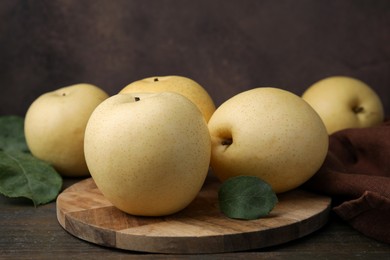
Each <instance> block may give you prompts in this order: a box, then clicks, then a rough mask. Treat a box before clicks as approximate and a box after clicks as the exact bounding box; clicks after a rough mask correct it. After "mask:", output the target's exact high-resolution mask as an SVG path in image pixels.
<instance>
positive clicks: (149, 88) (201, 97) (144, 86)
mask: <svg viewBox="0 0 390 260" xmlns="http://www.w3.org/2000/svg"><path fill="white" fill-rule="evenodd" d="M165 91H171V92H176V93H179V94H182V95H183V96H185V97H187V98H188V99H189V100H191V101H192V102H193V103H194V104H195V105H196V106H197V107H198V108H199V109H200V111H201V112H202V114H203V116H204V118H205V119H206V121H208V120H209V119H210V117H211V115H212V114H213V113H214V111H215V104H214V101H213V100H212V98H211V97H210V95H209V94H208V92H207V91H206V90H205V89H204V88H203V87H202V86H201V85H199V84H198V83H197V82H196V81H194V80H192V79H190V78H187V77H183V76H176V75H172V76H155V77H148V78H145V79H141V80H137V81H134V82H132V83H130V84H129V85H127V86H126V87H124V88H123V89H122V90H121V91H120V92H119V93H139V92H152V93H155V92H165Z"/></svg>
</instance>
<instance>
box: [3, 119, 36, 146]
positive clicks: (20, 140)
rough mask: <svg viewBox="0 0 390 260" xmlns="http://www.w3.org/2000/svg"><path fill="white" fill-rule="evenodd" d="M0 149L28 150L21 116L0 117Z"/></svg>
mask: <svg viewBox="0 0 390 260" xmlns="http://www.w3.org/2000/svg"><path fill="white" fill-rule="evenodd" d="M0 150H3V151H22V152H28V151H29V149H28V147H27V144H26V139H25V136H24V118H23V117H20V116H1V117H0Z"/></svg>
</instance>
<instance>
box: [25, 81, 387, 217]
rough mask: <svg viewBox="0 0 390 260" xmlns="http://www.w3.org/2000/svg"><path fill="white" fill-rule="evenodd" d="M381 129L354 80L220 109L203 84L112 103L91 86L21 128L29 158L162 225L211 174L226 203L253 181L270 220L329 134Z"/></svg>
mask: <svg viewBox="0 0 390 260" xmlns="http://www.w3.org/2000/svg"><path fill="white" fill-rule="evenodd" d="M355 93H356V94H355ZM333 95H335V96H333ZM365 102H366V103H367V104H366V103H365ZM382 121H383V107H382V104H381V102H380V100H379V98H378V96H377V95H376V94H375V93H374V92H373V90H372V89H371V88H370V87H368V86H367V85H365V84H364V83H363V82H361V81H358V80H355V79H352V78H347V77H332V78H328V79H325V80H322V81H320V82H318V83H315V84H314V85H313V86H311V87H310V88H308V90H307V91H306V92H305V93H304V95H303V96H302V97H299V96H297V95H295V94H293V93H291V92H289V91H286V90H282V89H279V88H272V87H259V88H253V89H251V90H247V91H244V92H242V93H239V94H237V95H236V96H233V97H231V98H230V99H228V100H227V101H225V102H224V103H223V104H221V105H220V106H219V107H218V108H216V107H215V105H214V102H213V100H212V98H211V97H210V95H209V94H208V93H207V91H206V90H205V89H204V88H203V87H202V86H200V85H199V84H198V83H197V82H195V81H193V80H191V79H189V78H186V77H181V76H165V77H151V78H146V79H143V80H139V81H136V82H133V83H131V84H129V85H128V86H126V87H124V88H123V89H122V90H121V91H120V92H119V93H118V94H116V95H113V96H111V97H109V96H108V95H107V93H105V92H104V91H103V90H102V89H100V88H98V87H96V86H92V85H89V84H78V85H73V86H69V87H65V88H61V89H59V90H57V91H54V92H51V93H47V94H44V95H42V96H40V97H39V98H38V99H36V100H35V102H33V103H32V104H31V106H30V108H29V110H28V111H27V114H26V117H25V126H24V127H25V136H26V141H27V145H28V147H29V149H30V151H31V153H32V155H33V156H35V157H36V158H39V159H41V160H43V161H46V162H48V163H50V164H51V165H53V167H54V168H55V169H56V170H57V171H58V172H59V173H60V174H61V175H63V176H73V177H75V176H89V175H91V176H92V178H93V180H94V181H95V183H96V185H97V186H98V188H99V190H100V191H101V192H102V193H103V195H104V196H105V197H106V198H107V199H108V200H109V201H110V202H111V203H112V204H113V205H114V206H116V207H117V208H119V209H120V210H122V211H125V212H127V213H129V214H133V215H141V216H162V215H168V214H173V213H176V212H178V211H180V210H182V209H184V208H185V207H187V206H188V205H189V204H190V203H191V202H192V201H193V200H194V198H195V197H196V196H197V194H198V193H199V191H200V189H201V188H202V185H203V184H204V182H205V180H206V177H207V174H208V173H209V169H210V168H211V174H215V176H217V177H218V178H219V179H220V180H221V182H222V184H224V183H227V182H230V183H229V185H226V186H223V185H222V187H221V191H223V192H221V196H223V194H226V189H228V193H229V189H230V187H232V185H233V186H234V183H233V184H232V183H231V182H232V181H233V182H234V181H236V184H237V185H238V183H239V182H240V181H241V183H243V182H242V180H243V179H242V178H246V179H245V180H246V181H247V180H248V179H252V180H253V178H256V181H257V183H255V184H254V185H258V186H257V187H259V189H262V188H264V191H263V192H264V194H266V196H267V199H268V200H270V201H272V202H273V203H271V206H268V209H267V212H269V211H271V210H272V208H273V206H274V205H275V204H276V202H277V198H276V195H277V194H279V193H283V192H287V191H290V190H293V189H296V188H298V187H299V186H300V185H302V184H303V183H304V182H306V181H307V180H308V179H310V178H311V177H312V176H313V175H314V174H315V173H316V172H317V171H318V169H319V168H320V167H321V166H322V164H323V162H324V160H325V157H326V155H327V151H328V138H329V134H331V133H333V132H334V131H337V130H340V129H344V128H347V127H368V126H372V125H376V124H379V123H380V122H382ZM241 177H242V178H241ZM240 178H241V179H240ZM247 183H251V182H247ZM248 185H249V184H248ZM240 187H241V188H240V189H241V192H245V189H246V188H245V187H242V186H240ZM267 187H268V188H269V189H268V191H266V190H267ZM248 189H249V187H248ZM270 191H271V192H270ZM237 196H239V194H238V195H237ZM236 206H237V205H236ZM259 207H260V208H261V207H262V206H261V205H259ZM221 208H224V207H221ZM226 212H228V211H226ZM227 214H228V213H227ZM232 217H235V218H243V217H242V216H240V215H239V216H232ZM257 217H259V216H257Z"/></svg>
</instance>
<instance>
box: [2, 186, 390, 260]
mask: <svg viewBox="0 0 390 260" xmlns="http://www.w3.org/2000/svg"><path fill="white" fill-rule="evenodd" d="M77 181H79V180H78V179H65V180H64V189H65V188H67V187H69V186H70V185H72V184H74V183H75V182H77ZM97 257H98V258H99V259H100V258H102V259H128V258H130V259H132V258H136V259H139V258H153V259H155V258H170V259H172V258H175V259H182V258H188V257H191V258H202V259H205V258H206V259H207V258H209V259H210V258H212V259H215V258H234V259H236V258H238V259H248V258H272V259H275V258H277V259H281V258H282V259H284V258H288V259H349V258H352V257H354V258H362V259H390V245H388V244H384V243H380V242H377V241H375V240H373V239H370V238H368V237H365V236H363V235H362V234H360V233H359V232H357V231H355V230H354V229H352V228H351V227H350V226H348V225H347V224H345V223H344V222H342V221H341V220H340V219H339V218H338V217H337V216H335V215H333V214H331V216H330V220H329V222H328V224H326V225H325V226H324V227H323V228H321V229H320V230H318V231H316V232H314V233H312V234H310V235H308V236H306V237H303V238H300V239H297V240H295V241H292V242H289V243H286V244H282V245H278V246H274V247H270V248H263V249H260V250H254V251H249V252H237V253H226V254H213V255H190V256H189V255H174V256H172V255H170V256H169V255H157V254H147V253H140V252H130V251H124V250H117V249H111V248H105V247H102V246H98V245H95V244H92V243H89V242H85V241H83V240H80V239H78V238H76V237H74V236H72V235H70V234H69V233H68V232H66V231H65V230H64V229H63V228H62V227H61V226H60V225H59V223H58V221H57V218H56V204H55V202H52V203H50V204H47V205H43V206H39V207H37V208H34V206H32V204H31V203H30V201H27V200H24V199H9V198H6V197H4V196H1V195H0V259H62V258H66V259H94V258H95V259H96V258H97Z"/></svg>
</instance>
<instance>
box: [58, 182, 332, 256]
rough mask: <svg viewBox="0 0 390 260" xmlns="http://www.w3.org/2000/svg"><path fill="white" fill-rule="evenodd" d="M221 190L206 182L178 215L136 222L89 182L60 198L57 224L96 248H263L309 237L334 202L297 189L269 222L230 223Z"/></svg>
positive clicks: (282, 200) (283, 200)
mask: <svg viewBox="0 0 390 260" xmlns="http://www.w3.org/2000/svg"><path fill="white" fill-rule="evenodd" d="M219 185H220V182H218V181H217V180H216V179H215V178H210V177H208V179H207V180H206V182H205V185H204V187H203V188H202V190H201V192H200V193H199V195H198V197H197V198H196V199H195V200H194V201H193V202H192V203H191V204H190V205H189V206H188V207H187V208H186V209H184V210H183V211H181V212H179V213H176V214H174V215H170V216H166V217H137V216H132V215H128V214H126V213H124V212H122V211H120V210H118V209H117V208H115V207H114V206H113V205H112V204H111V203H110V202H109V201H107V200H106V199H105V198H104V196H103V195H102V194H101V193H100V191H99V190H98V188H97V187H96V185H95V183H94V181H93V179H92V178H89V179H85V180H83V181H80V182H79V183H76V184H74V185H73V186H71V187H69V188H67V189H66V190H64V191H63V192H62V193H61V194H60V195H59V196H58V198H57V219H58V221H59V223H60V225H61V226H62V227H63V228H64V229H65V230H66V231H68V232H69V233H70V234H72V235H74V236H76V237H78V238H80V239H83V240H86V241H89V242H92V243H96V244H99V245H103V246H107V247H113V248H120V249H126V250H132V251H143V252H153V253H172V254H201V253H219V252H234V251H244V250H251V249H259V248H264V247H268V246H272V245H277V244H281V243H285V242H288V241H291V240H294V239H297V238H300V237H302V236H305V235H308V234H310V233H311V232H313V231H315V230H317V229H319V228H321V227H322V226H323V225H324V224H325V223H326V221H327V219H328V215H329V211H330V202H331V199H330V198H329V197H325V196H319V195H316V194H313V193H309V192H306V191H303V190H298V189H297V190H293V191H290V192H287V193H284V194H280V195H278V199H279V203H278V204H277V206H276V207H275V208H274V209H273V210H272V212H271V214H270V215H269V216H267V217H265V218H261V219H258V220H250V221H246V220H234V219H230V218H227V217H226V216H224V215H223V214H222V213H221V212H220V211H219V209H218V197H217V196H218V187H219Z"/></svg>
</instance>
